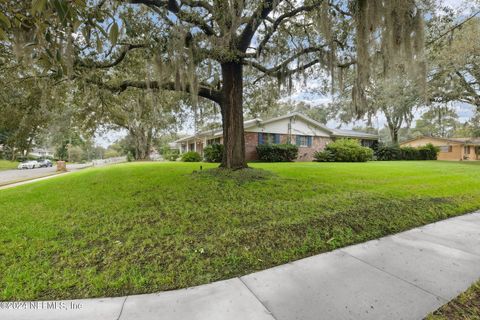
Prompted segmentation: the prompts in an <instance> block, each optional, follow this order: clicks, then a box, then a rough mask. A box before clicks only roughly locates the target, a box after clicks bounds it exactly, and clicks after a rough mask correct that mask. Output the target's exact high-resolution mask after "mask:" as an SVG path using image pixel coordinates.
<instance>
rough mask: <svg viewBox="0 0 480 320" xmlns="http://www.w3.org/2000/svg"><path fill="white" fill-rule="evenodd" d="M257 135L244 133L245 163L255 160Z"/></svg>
mask: <svg viewBox="0 0 480 320" xmlns="http://www.w3.org/2000/svg"><path fill="white" fill-rule="evenodd" d="M257 145H258V133H256V132H245V158H246V159H247V161H252V160H257Z"/></svg>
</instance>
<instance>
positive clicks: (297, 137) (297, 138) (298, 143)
mask: <svg viewBox="0 0 480 320" xmlns="http://www.w3.org/2000/svg"><path fill="white" fill-rule="evenodd" d="M295 138H296V143H295V144H296V145H297V146H300V144H301V143H302V142H301V141H300V136H298V135H297V136H296V137H295Z"/></svg>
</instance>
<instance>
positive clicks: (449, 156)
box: [400, 137, 472, 161]
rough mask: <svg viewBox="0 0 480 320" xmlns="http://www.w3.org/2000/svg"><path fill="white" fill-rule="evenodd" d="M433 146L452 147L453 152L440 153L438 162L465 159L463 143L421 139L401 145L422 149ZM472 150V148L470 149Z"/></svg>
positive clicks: (427, 138)
mask: <svg viewBox="0 0 480 320" xmlns="http://www.w3.org/2000/svg"><path fill="white" fill-rule="evenodd" d="M429 143H431V144H433V145H434V146H437V147H441V146H452V152H442V151H440V152H439V153H438V156H437V159H438V160H449V161H460V160H462V159H463V143H455V142H451V141H445V140H442V139H435V138H429V137H425V138H421V139H417V140H413V141H408V142H404V143H402V144H400V145H401V146H402V147H406V146H409V147H415V148H416V147H422V146H424V145H427V144H429ZM470 149H472V148H470Z"/></svg>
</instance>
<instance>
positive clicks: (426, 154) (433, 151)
mask: <svg viewBox="0 0 480 320" xmlns="http://www.w3.org/2000/svg"><path fill="white" fill-rule="evenodd" d="M439 151H440V150H439V149H438V147H435V146H433V145H432V144H427V145H426V146H423V147H418V148H414V147H398V146H395V145H391V146H380V147H379V148H378V150H377V152H376V153H375V155H376V157H377V160H380V161H392V160H436V159H437V153H438V152H439Z"/></svg>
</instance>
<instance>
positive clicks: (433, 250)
mask: <svg viewBox="0 0 480 320" xmlns="http://www.w3.org/2000/svg"><path fill="white" fill-rule="evenodd" d="M478 278H480V212H477V213H473V214H468V215H464V216H460V217H456V218H451V219H448V220H444V221H440V222H437V223H433V224H430V225H427V226H424V227H421V228H416V229H413V230H410V231H406V232H402V233H399V234H396V235H392V236H388V237H385V238H381V239H378V240H373V241H369V242H366V243H361V244H358V245H354V246H350V247H346V248H343V249H339V250H335V251H332V252H329V253H324V254H320V255H316V256H313V257H310V258H306V259H302V260H298V261H295V262H292V263H288V264H285V265H281V266H278V267H275V268H271V269H267V270H264V271H260V272H257V273H253V274H250V275H246V276H244V277H240V278H233V279H230V280H225V281H218V282H214V283H211V284H207V285H202V286H198V287H193V288H187V289H181V290H172V291H166V292H160V293H155V294H145V295H135V296H127V297H117V298H101V299H85V300H69V301H57V302H55V303H51V304H50V306H57V307H56V308H55V309H48V308H47V307H46V306H48V304H47V303H44V304H40V306H41V307H38V304H32V305H30V304H22V303H21V302H20V304H17V308H14V307H13V304H12V305H10V307H8V308H7V307H5V305H4V306H3V308H0V319H9V320H23V319H28V320H36V319H42V320H53V319H62V320H68V319H70V320H77V319H78V320H80V319H81V320H83V319H112V320H114V319H115V320H118V319H120V320H134V319H135V320H153V319H155V320H163V319H165V320H190V319H191V320H225V319H228V320H245V319H249V320H292V319H299V320H320V319H329V320H336V319H355V320H357V319H359V320H361V319H369V320H370V319H392V320H396V319H405V320H409V319H412V320H414V319H423V318H424V317H425V316H426V315H427V314H428V313H430V312H432V311H434V310H436V309H437V308H438V307H440V306H441V305H443V304H444V303H446V302H447V301H449V300H450V299H452V298H454V297H455V296H457V295H458V294H459V293H461V292H462V291H464V290H466V289H467V288H468V287H469V286H470V285H471V284H472V283H473V282H474V281H476V280H477V279H478ZM0 306H1V304H0Z"/></svg>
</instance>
